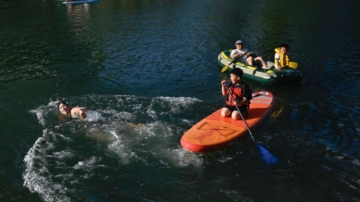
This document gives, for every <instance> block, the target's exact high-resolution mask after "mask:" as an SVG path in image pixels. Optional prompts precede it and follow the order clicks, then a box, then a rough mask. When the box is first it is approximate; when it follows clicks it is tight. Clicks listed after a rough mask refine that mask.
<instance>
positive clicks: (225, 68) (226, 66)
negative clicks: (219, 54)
mask: <svg viewBox="0 0 360 202" xmlns="http://www.w3.org/2000/svg"><path fill="white" fill-rule="evenodd" d="M247 52H249V51H245V53H244V54H242V55H240V56H238V57H236V58H234V59H233V60H232V61H231V62H230V63H229V64H227V65H225V67H223V68H222V69H221V72H225V71H226V70H227V69H228V68H229V66H230V65H231V64H232V63H234V62H236V60H237V59H239V58H241V57H242V56H244V55H245V54H246V53H247Z"/></svg>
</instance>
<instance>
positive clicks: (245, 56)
mask: <svg viewBox="0 0 360 202" xmlns="http://www.w3.org/2000/svg"><path fill="white" fill-rule="evenodd" d="M243 44H244V43H243V41H241V40H237V41H236V42H235V46H236V49H234V50H233V51H231V54H230V57H231V58H232V59H237V60H238V61H239V62H242V63H245V64H248V65H250V66H253V62H254V61H255V62H260V63H261V65H262V68H263V69H269V68H268V66H267V64H266V62H265V61H264V60H263V58H262V57H261V56H256V55H255V54H254V53H253V52H251V51H249V50H248V49H246V48H243Z"/></svg>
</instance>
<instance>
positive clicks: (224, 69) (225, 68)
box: [221, 63, 231, 72]
mask: <svg viewBox="0 0 360 202" xmlns="http://www.w3.org/2000/svg"><path fill="white" fill-rule="evenodd" d="M230 64H231V63H229V64H227V65H226V66H225V67H223V68H222V69H221V72H225V71H226V70H227V69H228V68H229V66H230Z"/></svg>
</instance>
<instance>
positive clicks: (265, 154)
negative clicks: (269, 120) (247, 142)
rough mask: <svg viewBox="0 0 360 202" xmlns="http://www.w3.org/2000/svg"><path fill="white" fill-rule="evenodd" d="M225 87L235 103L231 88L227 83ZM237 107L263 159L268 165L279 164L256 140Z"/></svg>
mask: <svg viewBox="0 0 360 202" xmlns="http://www.w3.org/2000/svg"><path fill="white" fill-rule="evenodd" d="M224 86H225V88H226V89H227V91H228V93H230V97H231V99H232V100H233V102H235V100H234V98H233V95H232V93H231V92H230V90H229V88H228V87H227V85H226V83H224ZM235 107H236V109H237V111H238V112H239V114H240V116H241V118H242V120H243V121H244V123H245V126H246V128H247V130H248V131H249V134H250V136H251V139H252V140H253V141H254V142H255V143H256V146H257V147H258V148H259V149H260V154H261V157H262V159H263V160H264V161H265V162H266V163H268V164H273V163H277V162H278V160H277V158H276V157H275V156H274V155H272V154H271V153H270V152H269V151H268V150H266V149H265V147H264V146H263V145H262V144H260V143H259V142H257V141H256V140H255V138H254V136H253V134H252V133H251V131H250V128H249V125H248V124H247V122H246V121H245V119H244V117H243V115H242V114H241V112H240V110H239V108H238V106H237V105H235Z"/></svg>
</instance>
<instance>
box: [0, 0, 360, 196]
mask: <svg viewBox="0 0 360 202" xmlns="http://www.w3.org/2000/svg"><path fill="white" fill-rule="evenodd" d="M359 7H360V2H359V1H356V0H349V1H331V0H320V1H309V0H306V1H289V2H284V1H280V0H274V1H258V0H256V1H251V2H249V1H242V0H240V1H235V0H228V1H220V0H213V1H206V0H199V1H190V0H180V1H162V0H155V1H147V0H142V1H141V0H140V1H134V0H100V2H99V3H96V4H91V5H88V4H85V5H73V6H71V5H70V6H66V5H62V3H61V1H54V0H53V1H49V0H42V1H39V0H31V1H30V0H8V1H4V0H2V1H0V19H1V20H0V123H1V128H0V138H1V144H0V146H1V147H0V152H1V155H0V201H359V200H360V192H359V189H360V183H359V179H360V174H359V173H360V162H359V160H360V154H359V148H360V144H359V138H360V124H359V123H360V120H359V117H360V111H359V110H360V104H359V101H360V96H359V95H360V90H359V89H360V88H359V87H360V80H359V77H360V60H359V55H360V51H359V50H360V44H359V41H360V35H359V34H358V32H359V30H360V14H359V12H358V8H359ZM237 39H242V40H244V41H245V43H246V47H249V48H250V49H252V50H254V51H255V52H257V53H258V54H260V55H263V56H267V57H269V58H270V57H272V56H273V54H274V52H273V49H274V48H275V47H276V46H277V45H278V44H280V43H281V42H287V43H288V44H290V47H291V50H290V56H291V59H292V60H294V61H297V62H298V63H299V69H300V70H301V72H302V73H303V75H304V80H303V82H302V83H300V84H294V85H286V86H263V85H261V84H258V83H254V82H251V81H248V83H249V84H250V85H251V86H252V88H253V90H254V91H256V90H268V91H271V92H272V93H273V94H274V95H275V97H276V107H275V111H274V113H273V114H272V117H271V118H269V119H268V120H267V121H266V122H265V123H263V124H262V125H261V126H260V127H259V128H257V129H256V130H253V134H254V135H255V139H257V140H259V141H261V142H262V143H263V145H264V146H265V147H266V148H267V149H268V150H269V151H271V153H272V154H274V155H275V156H276V157H277V158H278V159H279V163H277V164H276V165H273V166H269V165H267V164H266V163H264V162H263V161H262V160H261V158H260V155H259V151H258V150H257V149H256V148H254V147H253V146H252V144H251V140H250V139H249V140H242V141H239V142H236V143H235V144H232V145H230V146H229V147H227V148H226V149H224V150H221V151H218V152H213V153H208V154H194V153H191V152H187V151H185V150H183V149H182V148H181V146H180V144H179V140H180V138H181V136H182V134H183V133H184V132H185V131H187V130H188V129H189V128H190V127H191V126H192V125H194V124H195V123H196V122H197V121H199V120H201V119H202V118H204V117H205V116H207V115H209V114H210V113H212V112H213V111H215V110H216V109H218V108H219V107H221V106H222V104H223V101H224V100H223V98H222V96H221V92H220V81H221V78H228V75H227V74H222V73H220V67H218V65H217V62H216V57H217V55H218V54H219V53H220V52H221V51H223V50H225V49H229V48H234V45H233V44H234V42H235V40H237ZM59 99H65V100H67V101H68V102H70V104H71V105H72V106H76V105H79V106H87V107H89V108H90V109H91V111H90V112H89V114H88V117H89V118H88V119H86V120H85V121H82V120H67V119H64V118H62V117H61V116H59V113H58V112H57V110H56V107H55V105H56V101H57V100H59Z"/></svg>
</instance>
